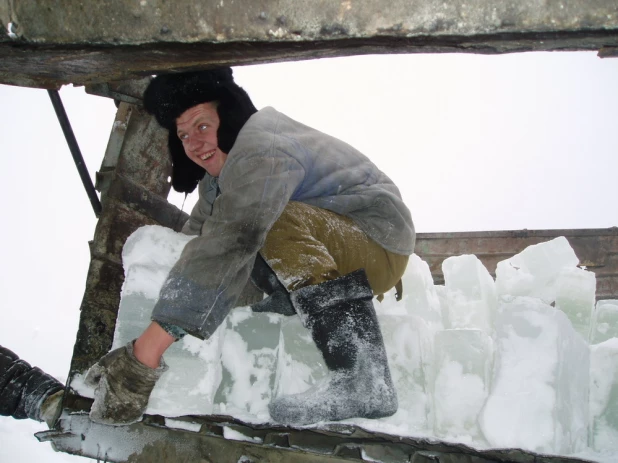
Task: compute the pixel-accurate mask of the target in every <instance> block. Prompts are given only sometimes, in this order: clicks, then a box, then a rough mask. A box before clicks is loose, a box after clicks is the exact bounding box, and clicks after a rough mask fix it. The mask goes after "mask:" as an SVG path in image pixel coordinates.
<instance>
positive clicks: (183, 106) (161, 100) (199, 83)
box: [144, 67, 257, 193]
mask: <svg viewBox="0 0 618 463" xmlns="http://www.w3.org/2000/svg"><path fill="white" fill-rule="evenodd" d="M210 101H217V102H218V105H217V114H218V115H219V121H220V122H219V130H218V131H217V139H218V143H219V148H220V149H221V151H223V152H224V153H229V152H230V150H231V149H232V146H234V143H235V142H236V137H237V136H238V132H240V129H241V128H242V127H243V125H245V123H246V122H247V120H248V119H249V117H251V115H252V114H254V113H256V112H257V109H256V108H255V106H254V105H253V103H252V102H251V98H249V95H248V94H247V92H245V91H244V90H243V89H242V88H241V87H239V86H238V85H237V84H236V82H234V77H233V76H232V68H229V67H228V68H220V69H212V70H208V71H196V72H184V73H181V74H163V75H160V76H157V77H155V78H154V79H153V80H152V81H151V82H150V84H149V85H148V88H146V91H145V92H144V107H145V108H146V111H148V112H149V113H150V114H152V115H153V116H155V118H156V119H157V121H158V122H159V124H160V125H161V126H162V127H165V128H166V129H167V130H169V140H168V147H169V150H170V154H171V155H172V187H173V188H174V190H176V191H179V192H181V193H191V192H192V191H193V190H195V187H196V186H197V184H198V183H199V181H200V180H201V179H202V178H203V177H204V174H205V171H204V169H202V168H201V167H200V166H198V165H197V164H195V163H194V162H193V161H191V160H190V159H189V158H188V157H187V155H186V154H185V150H184V148H183V146H182V142H181V141H180V140H179V139H178V137H177V136H176V119H177V118H178V117H179V116H180V115H181V114H182V113H184V112H185V111H186V110H187V109H189V108H192V107H193V106H196V105H198V104H201V103H206V102H210Z"/></svg>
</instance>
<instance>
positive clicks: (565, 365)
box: [481, 297, 590, 454]
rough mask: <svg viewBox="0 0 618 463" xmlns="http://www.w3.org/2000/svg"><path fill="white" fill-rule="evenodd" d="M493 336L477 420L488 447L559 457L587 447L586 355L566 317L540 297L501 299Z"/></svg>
mask: <svg viewBox="0 0 618 463" xmlns="http://www.w3.org/2000/svg"><path fill="white" fill-rule="evenodd" d="M496 335H497V339H496V347H497V351H496V364H495V371H494V380H493V387H492V390H491V393H490V396H489V399H488V400H487V404H486V406H485V409H484V411H483V414H482V417H481V427H482V429H483V433H484V435H485V437H486V438H487V440H488V441H489V443H490V445H492V446H496V447H520V448H528V449H531V450H535V451H539V452H558V453H562V454H565V453H571V452H575V451H578V450H580V449H582V448H583V447H585V445H586V442H587V422H588V375H589V369H590V353H589V349H588V345H587V344H586V342H585V341H584V340H583V339H582V337H581V336H579V335H578V334H577V333H576V332H575V330H574V329H573V327H572V326H571V323H570V322H569V320H568V318H567V317H566V315H565V314H564V313H563V312H561V311H560V310H557V309H555V308H554V307H551V306H550V305H548V304H545V303H543V302H542V301H540V300H539V299H534V298H528V297H516V298H508V299H507V298H505V300H502V302H501V303H500V307H499V312H498V317H497V319H496Z"/></svg>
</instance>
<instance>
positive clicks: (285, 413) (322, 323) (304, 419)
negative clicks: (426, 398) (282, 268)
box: [269, 270, 398, 425]
mask: <svg viewBox="0 0 618 463" xmlns="http://www.w3.org/2000/svg"><path fill="white" fill-rule="evenodd" d="M290 296H291V300H292V304H293V305H294V307H295V308H296V310H297V312H298V314H299V315H300V317H301V319H302V321H303V324H304V325H305V326H306V327H307V328H308V329H309V330H310V331H311V335H312V336H313V340H314V341H315V343H316V345H317V346H318V348H319V349H320V351H321V352H322V355H323V357H324V361H325V362H326V366H327V367H328V369H329V373H330V374H329V375H328V376H327V377H326V378H325V379H324V380H323V381H322V382H321V383H319V384H316V385H315V386H314V387H312V388H311V389H309V390H308V391H306V392H303V393H301V394H294V395H290V396H283V397H279V398H277V399H275V400H274V401H273V402H271V404H270V406H269V410H270V415H271V417H272V418H273V420H275V421H276V422H278V423H285V424H293V425H304V424H311V423H317V422H319V421H338V420H344V419H346V418H382V417H385V416H391V415H393V414H394V413H395V412H396V411H397V406H398V403H397V393H396V391H395V388H394V386H393V382H392V380H391V374H390V370H389V367H388V360H387V358H386V351H385V349H384V341H383V339H382V333H381V332H380V326H379V324H378V319H377V317H376V313H375V310H374V308H373V301H372V299H373V293H372V291H371V288H370V286H369V282H368V281H367V277H366V275H365V271H364V270H357V271H355V272H353V273H350V274H348V275H345V276H343V277H340V278H337V279H336V280H331V281H327V282H325V283H321V284H319V285H314V286H307V287H305V288H301V289H299V290H297V291H294V292H292V293H291V294H290Z"/></svg>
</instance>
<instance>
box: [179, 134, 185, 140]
mask: <svg viewBox="0 0 618 463" xmlns="http://www.w3.org/2000/svg"><path fill="white" fill-rule="evenodd" d="M178 138H180V139H181V140H186V139H187V134H186V133H183V134H182V135H178Z"/></svg>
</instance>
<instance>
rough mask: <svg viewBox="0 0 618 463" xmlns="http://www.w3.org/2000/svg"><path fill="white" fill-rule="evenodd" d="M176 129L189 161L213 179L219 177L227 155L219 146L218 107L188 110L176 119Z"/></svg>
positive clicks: (205, 106) (203, 105)
mask: <svg viewBox="0 0 618 463" xmlns="http://www.w3.org/2000/svg"><path fill="white" fill-rule="evenodd" d="M176 129H177V130H176V133H177V134H178V138H180V140H181V141H182V146H183V147H184V149H185V153H187V156H189V159H191V160H192V161H193V162H195V163H196V164H197V165H198V166H200V167H202V168H203V169H205V170H206V172H208V173H209V174H210V175H212V176H213V177H218V176H219V174H220V173H221V169H223V164H225V160H226V159H227V153H224V152H223V151H221V150H220V149H219V146H218V144H217V130H218V129H219V115H218V114H217V108H216V106H215V105H214V104H213V103H202V104H198V105H197V106H193V107H192V108H189V109H187V110H186V111H185V112H184V113H182V114H181V115H180V116H179V117H178V119H176Z"/></svg>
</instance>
